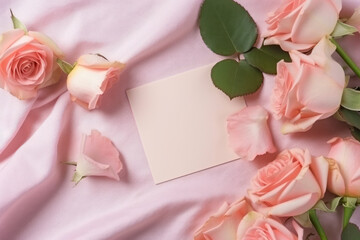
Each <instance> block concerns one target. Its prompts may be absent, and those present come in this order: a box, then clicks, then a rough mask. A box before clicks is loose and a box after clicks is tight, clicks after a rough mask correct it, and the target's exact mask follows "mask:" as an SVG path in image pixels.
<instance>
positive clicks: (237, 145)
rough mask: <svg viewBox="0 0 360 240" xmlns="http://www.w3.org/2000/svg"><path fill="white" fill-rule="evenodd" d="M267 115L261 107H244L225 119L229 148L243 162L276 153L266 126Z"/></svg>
mask: <svg viewBox="0 0 360 240" xmlns="http://www.w3.org/2000/svg"><path fill="white" fill-rule="evenodd" d="M268 117H269V115H268V113H267V111H266V110H265V109H264V108H263V107H261V106H251V107H245V108H243V109H242V110H240V111H239V112H237V113H235V114H233V115H231V116H229V117H228V119H227V131H228V134H229V141H230V145H231V147H232V148H233V149H234V151H235V152H236V153H237V154H238V155H239V157H240V158H242V159H245V160H249V161H251V160H254V159H255V157H256V156H258V155H262V154H265V153H266V152H269V153H273V152H276V147H275V146H274V143H273V141H272V136H271V133H270V130H269V127H268V125H267V119H268Z"/></svg>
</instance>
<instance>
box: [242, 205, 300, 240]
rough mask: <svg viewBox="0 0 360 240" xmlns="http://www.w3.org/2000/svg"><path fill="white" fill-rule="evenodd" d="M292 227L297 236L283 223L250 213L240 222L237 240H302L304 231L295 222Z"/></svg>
mask: <svg viewBox="0 0 360 240" xmlns="http://www.w3.org/2000/svg"><path fill="white" fill-rule="evenodd" d="M292 225H293V227H294V229H295V231H296V233H297V235H295V234H294V233H292V232H291V231H290V230H289V229H287V228H286V227H285V226H284V224H283V223H281V222H280V221H277V220H275V219H273V218H269V217H265V216H264V215H262V214H260V213H257V212H254V211H252V212H249V213H248V214H247V215H246V216H245V217H244V218H243V219H242V220H241V222H240V224H239V227H238V232H237V238H236V239H239V240H240V239H241V240H258V239H262V240H276V239H283V240H302V239H303V235H304V230H303V229H302V228H301V227H300V226H299V225H298V224H297V223H296V222H295V221H292Z"/></svg>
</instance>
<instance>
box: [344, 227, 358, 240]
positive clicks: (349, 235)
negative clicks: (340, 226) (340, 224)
mask: <svg viewBox="0 0 360 240" xmlns="http://www.w3.org/2000/svg"><path fill="white" fill-rule="evenodd" d="M354 239H360V230H359V227H358V226H356V225H355V224H353V223H349V224H348V225H347V226H346V227H345V228H344V230H343V231H342V233H341V240H354Z"/></svg>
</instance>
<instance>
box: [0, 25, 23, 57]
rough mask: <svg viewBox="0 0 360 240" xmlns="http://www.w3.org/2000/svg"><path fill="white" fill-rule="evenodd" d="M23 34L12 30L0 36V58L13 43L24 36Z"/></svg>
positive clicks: (17, 30) (21, 31)
mask: <svg viewBox="0 0 360 240" xmlns="http://www.w3.org/2000/svg"><path fill="white" fill-rule="evenodd" d="M24 34H25V32H24V31H23V30H21V29H14V30H10V31H8V32H4V33H2V34H1V35H0V57H2V56H3V53H4V52H5V50H6V49H8V48H9V47H10V46H11V45H12V44H13V43H14V42H16V41H17V40H18V39H20V38H21V37H22V36H24Z"/></svg>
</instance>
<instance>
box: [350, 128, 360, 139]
mask: <svg viewBox="0 0 360 240" xmlns="http://www.w3.org/2000/svg"><path fill="white" fill-rule="evenodd" d="M350 132H351V135H352V136H353V137H354V138H355V139H356V140H358V141H359V142H360V129H358V128H354V127H352V128H351V129H350Z"/></svg>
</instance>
